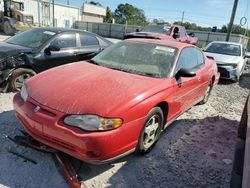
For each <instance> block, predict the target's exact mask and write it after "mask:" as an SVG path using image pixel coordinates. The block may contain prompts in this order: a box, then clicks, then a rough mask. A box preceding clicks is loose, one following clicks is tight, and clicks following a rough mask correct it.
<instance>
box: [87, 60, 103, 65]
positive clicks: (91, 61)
mask: <svg viewBox="0 0 250 188" xmlns="http://www.w3.org/2000/svg"><path fill="white" fill-rule="evenodd" d="M87 62H89V63H92V64H95V65H100V64H99V63H98V62H96V61H95V60H93V59H90V60H88V61H87Z"/></svg>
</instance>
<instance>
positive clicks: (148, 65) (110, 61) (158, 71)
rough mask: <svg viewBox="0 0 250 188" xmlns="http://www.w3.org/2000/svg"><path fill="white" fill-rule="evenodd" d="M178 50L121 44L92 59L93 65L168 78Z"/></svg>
mask: <svg viewBox="0 0 250 188" xmlns="http://www.w3.org/2000/svg"><path fill="white" fill-rule="evenodd" d="M176 54H177V49H175V48H172V47H167V46H161V45H157V44H150V43H144V42H131V41H123V42H119V43H117V44H115V45H113V46H111V47H109V48H107V49H106V50H104V51H103V52H101V53H100V54H98V55H97V56H95V57H94V58H93V59H92V62H93V63H96V64H98V65H101V66H104V67H108V68H111V69H116V70H120V71H124V72H130V73H133V74H139V75H144V76H149V77H156V78H163V77H168V76H169V74H170V71H171V70H172V67H173V64H174V61H175V58H176Z"/></svg>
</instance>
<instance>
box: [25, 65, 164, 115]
mask: <svg viewBox="0 0 250 188" xmlns="http://www.w3.org/2000/svg"><path fill="white" fill-rule="evenodd" d="M163 82H164V79H157V78H150V77H145V76H140V75H135V74H131V73H126V72H121V71H117V70H112V69H109V68H105V67H102V66H97V65H93V64H90V63H87V62H78V63H72V64H68V65H64V66H60V67H57V68H53V69H50V70H48V71H45V72H43V73H40V74H38V75H37V76H35V77H33V78H32V79H30V80H29V81H28V82H27V84H26V87H27V90H28V95H29V97H31V98H32V99H34V100H35V101H37V102H38V103H40V104H42V105H45V106H47V107H49V108H52V109H55V110H58V111H61V112H63V113H67V114H98V115H100V116H104V117H110V116H111V117H112V116H116V115H118V113H119V112H120V113H123V112H124V111H125V110H128V109H129V108H131V107H132V106H134V105H136V104H137V103H140V102H141V101H143V100H144V99H145V98H147V97H149V96H151V95H153V94H154V92H157V89H154V88H155V87H159V85H161V83H163ZM114 113H116V114H114Z"/></svg>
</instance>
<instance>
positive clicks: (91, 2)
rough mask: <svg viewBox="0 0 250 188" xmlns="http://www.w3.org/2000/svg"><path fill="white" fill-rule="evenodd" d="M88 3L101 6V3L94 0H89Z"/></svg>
mask: <svg viewBox="0 0 250 188" xmlns="http://www.w3.org/2000/svg"><path fill="white" fill-rule="evenodd" d="M89 4H92V5H96V6H100V7H102V4H101V3H99V2H96V1H90V2H89Z"/></svg>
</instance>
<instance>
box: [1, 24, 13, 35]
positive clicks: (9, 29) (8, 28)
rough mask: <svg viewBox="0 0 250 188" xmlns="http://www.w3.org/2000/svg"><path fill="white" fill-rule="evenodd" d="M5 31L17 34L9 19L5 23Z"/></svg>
mask: <svg viewBox="0 0 250 188" xmlns="http://www.w3.org/2000/svg"><path fill="white" fill-rule="evenodd" d="M3 31H4V33H5V34H7V35H13V34H15V29H13V28H12V27H11V25H10V22H9V21H5V22H4V24H3Z"/></svg>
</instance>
